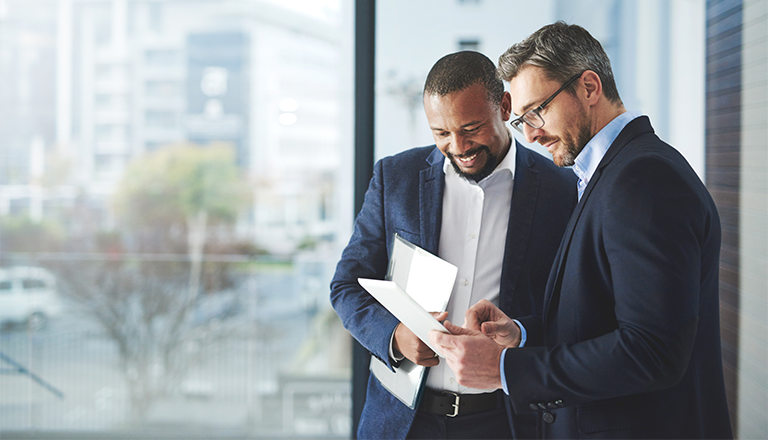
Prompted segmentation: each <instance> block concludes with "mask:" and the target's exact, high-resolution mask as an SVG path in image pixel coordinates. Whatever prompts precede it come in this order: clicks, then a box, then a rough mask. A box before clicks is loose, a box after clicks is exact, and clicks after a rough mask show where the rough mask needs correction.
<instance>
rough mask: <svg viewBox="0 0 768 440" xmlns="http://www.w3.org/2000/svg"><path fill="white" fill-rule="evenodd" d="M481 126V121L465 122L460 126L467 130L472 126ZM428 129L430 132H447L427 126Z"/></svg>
mask: <svg viewBox="0 0 768 440" xmlns="http://www.w3.org/2000/svg"><path fill="white" fill-rule="evenodd" d="M482 124H483V121H472V122H467V123H466V124H464V125H462V126H461V128H467V127H471V126H473V125H482ZM429 129H430V130H432V131H447V130H446V129H444V128H440V127H433V126H431V125H430V126H429Z"/></svg>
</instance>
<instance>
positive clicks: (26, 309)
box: [0, 266, 61, 330]
mask: <svg viewBox="0 0 768 440" xmlns="http://www.w3.org/2000/svg"><path fill="white" fill-rule="evenodd" d="M60 311H61V302H60V300H59V295H58V293H57V291H56V277H54V276H53V274H51V273H50V272H49V271H48V270H46V269H43V268H42V267H24V266H22V267H8V268H2V269H0V324H7V323H13V324H19V323H26V324H27V326H28V327H29V328H31V329H35V330H38V329H41V328H43V327H45V324H46V323H47V322H48V318H49V317H52V316H55V315H57V314H58V313H59V312H60Z"/></svg>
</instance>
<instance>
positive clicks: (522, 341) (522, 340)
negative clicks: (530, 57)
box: [513, 319, 528, 348]
mask: <svg viewBox="0 0 768 440" xmlns="http://www.w3.org/2000/svg"><path fill="white" fill-rule="evenodd" d="M513 321H515V324H517V326H518V327H520V345H518V346H517V348H523V347H524V346H525V341H527V340H528V333H527V332H526V331H525V327H523V324H520V321H518V320H517V319H513Z"/></svg>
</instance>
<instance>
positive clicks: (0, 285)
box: [0, 280, 13, 292]
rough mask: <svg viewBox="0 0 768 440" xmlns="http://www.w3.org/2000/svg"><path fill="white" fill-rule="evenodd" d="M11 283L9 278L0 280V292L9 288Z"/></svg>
mask: <svg viewBox="0 0 768 440" xmlns="http://www.w3.org/2000/svg"><path fill="white" fill-rule="evenodd" d="M11 287H13V283H12V282H11V281H10V280H5V281H0V292H2V291H7V290H11Z"/></svg>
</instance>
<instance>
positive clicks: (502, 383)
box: [499, 348, 509, 396]
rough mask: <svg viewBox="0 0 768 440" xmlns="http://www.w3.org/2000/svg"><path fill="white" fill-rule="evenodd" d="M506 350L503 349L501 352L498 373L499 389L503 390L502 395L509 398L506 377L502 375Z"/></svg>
mask: <svg viewBox="0 0 768 440" xmlns="http://www.w3.org/2000/svg"><path fill="white" fill-rule="evenodd" d="M507 350H509V349H508V348H505V349H504V350H503V351H502V352H501V363H500V364H499V371H500V372H501V388H502V389H503V390H504V394H506V395H507V396H509V390H508V389H507V375H506V374H504V357H505V356H506V355H507Z"/></svg>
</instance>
